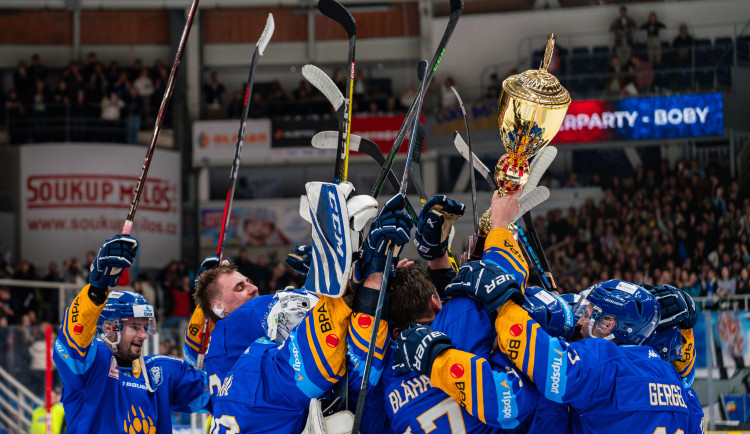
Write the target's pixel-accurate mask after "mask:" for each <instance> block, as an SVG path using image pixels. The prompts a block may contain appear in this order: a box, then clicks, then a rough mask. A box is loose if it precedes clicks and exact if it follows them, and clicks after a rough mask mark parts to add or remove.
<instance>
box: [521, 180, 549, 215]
mask: <svg viewBox="0 0 750 434" xmlns="http://www.w3.org/2000/svg"><path fill="white" fill-rule="evenodd" d="M547 199H549V189H547V187H537V188H535V189H533V190H531V191H529V192H528V193H526V194H524V195H523V196H521V197H520V198H519V199H518V206H519V210H518V214H516V216H515V217H514V218H513V221H517V220H518V219H520V218H521V217H523V215H524V214H526V213H527V212H529V211H531V210H532V209H533V208H534V207H535V206H537V205H539V204H540V203H542V202H544V201H545V200H547Z"/></svg>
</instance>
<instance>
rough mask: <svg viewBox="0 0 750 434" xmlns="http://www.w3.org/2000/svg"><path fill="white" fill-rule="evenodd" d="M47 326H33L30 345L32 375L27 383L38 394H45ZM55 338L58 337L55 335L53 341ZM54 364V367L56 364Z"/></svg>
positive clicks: (44, 324)
mask: <svg viewBox="0 0 750 434" xmlns="http://www.w3.org/2000/svg"><path fill="white" fill-rule="evenodd" d="M46 326H47V324H46V323H42V324H40V325H34V326H31V343H30V344H29V347H28V352H29V358H30V360H31V363H30V365H29V368H30V370H31V375H30V376H29V380H30V381H29V382H28V383H27V384H28V385H29V389H31V391H32V392H33V393H34V394H35V395H37V396H41V395H43V394H44V373H45V371H46V369H47V357H46V353H47V343H46V342H45V339H44V333H45V330H44V329H45V327H46ZM55 339H56V337H53V339H52V341H53V342H54V340H55ZM52 366H53V369H54V364H53V365H52Z"/></svg>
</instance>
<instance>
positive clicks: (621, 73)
mask: <svg viewBox="0 0 750 434" xmlns="http://www.w3.org/2000/svg"><path fill="white" fill-rule="evenodd" d="M605 74H606V77H607V85H606V88H605V90H606V92H607V94H608V95H618V96H619V95H622V94H623V93H624V89H625V84H626V81H627V73H626V72H625V69H623V67H622V64H621V63H620V58H619V57H617V56H613V57H612V59H611V60H610V62H609V66H608V67H607V71H606V72H605Z"/></svg>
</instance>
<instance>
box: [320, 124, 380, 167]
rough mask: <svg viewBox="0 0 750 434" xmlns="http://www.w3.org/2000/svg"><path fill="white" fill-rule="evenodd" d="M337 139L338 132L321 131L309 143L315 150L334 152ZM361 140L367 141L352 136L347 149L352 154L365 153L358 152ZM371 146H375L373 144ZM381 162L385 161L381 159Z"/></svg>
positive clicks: (354, 135)
mask: <svg viewBox="0 0 750 434" xmlns="http://www.w3.org/2000/svg"><path fill="white" fill-rule="evenodd" d="M338 139H339V132H338V131H321V132H319V133H317V134H315V135H314V136H313V138H312V141H311V142H310V143H311V144H312V147H313V148H315V149H332V150H335V149H336V148H337V147H338V143H337V141H338ZM363 140H367V139H365V138H363V137H360V136H358V135H356V134H352V135H351V138H350V140H349V149H350V150H352V151H354V152H362V153H365V152H364V151H361V150H360V144H361V142H362V141H363ZM368 141H369V140H368ZM371 143H372V142H371ZM373 145H375V144H374V143H373ZM375 147H376V148H377V145H375ZM378 152H380V150H378ZM380 156H381V158H382V157H383V154H380ZM383 161H385V159H383Z"/></svg>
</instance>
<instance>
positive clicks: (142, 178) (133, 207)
mask: <svg viewBox="0 0 750 434" xmlns="http://www.w3.org/2000/svg"><path fill="white" fill-rule="evenodd" d="M198 1H199V0H193V3H192V5H191V6H190V10H189V11H188V15H187V20H186V21H185V27H184V28H183V29H182V36H181V37H180V43H179V45H178V46H177V54H175V57H174V62H173V63H172V70H171V71H170V72H169V79H168V80H167V88H166V90H165V91H164V96H163V97H162V99H161V104H160V105H159V113H158V114H157V116H156V122H155V123H154V131H153V132H152V134H151V142H150V143H149V145H148V149H147V150H146V157H145V158H144V160H143V165H142V166H141V174H140V175H139V176H138V183H137V184H136V185H135V190H134V191H133V200H132V201H131V202H130V211H129V212H128V216H127V218H126V219H125V224H124V225H123V227H122V233H123V234H124V235H127V234H130V231H131V230H132V228H133V220H134V219H135V212H136V211H137V210H138V203H139V202H140V200H141V193H143V187H144V184H145V183H146V176H148V169H149V167H150V166H151V158H152V157H153V155H154V150H155V149H156V141H157V140H158V139H159V132H160V131H161V125H162V123H164V116H165V114H166V111H167V106H168V105H169V100H170V99H172V92H173V91H174V83H175V79H176V78H177V72H178V71H179V70H180V62H181V61H182V55H183V53H184V52H185V44H186V43H187V38H188V36H189V35H190V29H191V28H192V27H193V19H194V18H195V13H196V12H197V10H198Z"/></svg>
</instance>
